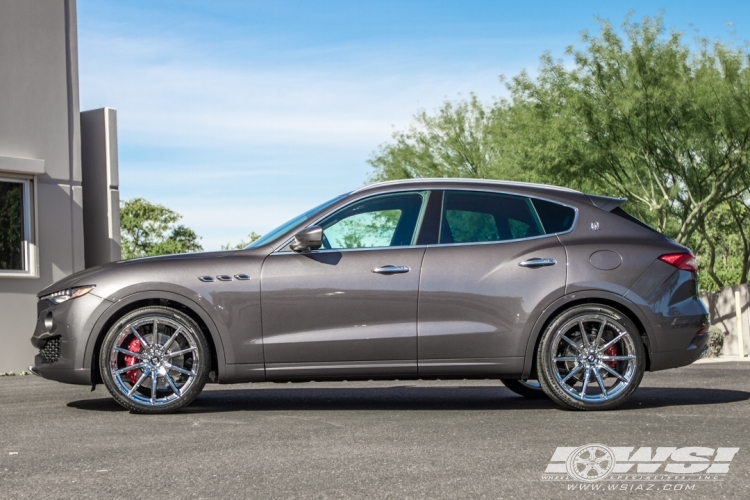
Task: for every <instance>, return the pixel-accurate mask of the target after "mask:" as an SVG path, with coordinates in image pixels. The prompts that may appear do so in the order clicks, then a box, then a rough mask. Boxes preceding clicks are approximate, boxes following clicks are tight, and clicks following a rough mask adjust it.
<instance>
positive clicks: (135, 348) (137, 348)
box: [125, 339, 611, 384]
mask: <svg viewBox="0 0 750 500" xmlns="http://www.w3.org/2000/svg"><path fill="white" fill-rule="evenodd" d="M610 349H611V348H610ZM128 351H130V352H141V341H140V340H138V339H133V340H131V341H130V343H129V344H128ZM137 362H138V358H136V357H135V356H125V366H133V365H134V364H136V363H137ZM125 375H127V376H128V377H130V382H131V383H133V384H135V383H136V382H137V381H138V370H137V369H136V370H130V371H127V372H125Z"/></svg>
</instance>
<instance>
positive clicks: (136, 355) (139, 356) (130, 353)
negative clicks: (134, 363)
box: [113, 345, 148, 360]
mask: <svg viewBox="0 0 750 500" xmlns="http://www.w3.org/2000/svg"><path fill="white" fill-rule="evenodd" d="M113 349H114V350H115V351H117V352H121V353H123V354H124V355H126V356H133V357H134V358H137V359H140V360H146V359H148V356H146V355H145V354H141V353H139V352H133V351H128V350H127V349H125V348H124V347H120V346H119V345H116V346H115V347H114V348H113Z"/></svg>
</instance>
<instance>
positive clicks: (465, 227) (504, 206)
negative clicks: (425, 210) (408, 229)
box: [440, 191, 544, 243]
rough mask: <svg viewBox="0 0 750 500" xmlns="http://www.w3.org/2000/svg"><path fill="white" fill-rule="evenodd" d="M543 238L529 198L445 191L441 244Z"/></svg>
mask: <svg viewBox="0 0 750 500" xmlns="http://www.w3.org/2000/svg"><path fill="white" fill-rule="evenodd" d="M542 234H544V233H543V231H542V227H541V225H540V224H539V221H538V220H537V218H536V216H535V212H534V210H533V207H532V205H531V201H530V200H529V199H528V198H524V197H522V196H512V195H506V194H495V193H482V192H474V191H446V192H445V198H444V201H443V217H442V224H441V228H440V243H480V242H486V241H505V240H514V239H519V238H530V237H532V236H540V235H542Z"/></svg>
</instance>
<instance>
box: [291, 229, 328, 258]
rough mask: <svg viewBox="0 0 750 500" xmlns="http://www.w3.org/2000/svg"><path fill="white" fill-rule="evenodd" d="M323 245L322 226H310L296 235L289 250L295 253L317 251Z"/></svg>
mask: <svg viewBox="0 0 750 500" xmlns="http://www.w3.org/2000/svg"><path fill="white" fill-rule="evenodd" d="M322 245H323V228H322V227H320V226H308V227H306V228H305V229H303V230H301V231H300V232H298V233H297V234H295V235H294V239H293V240H292V242H291V243H290V244H289V248H291V249H292V250H294V251H295V252H302V251H305V250H317V249H318V248H320V247H321V246H322Z"/></svg>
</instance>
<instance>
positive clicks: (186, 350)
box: [164, 347, 198, 359]
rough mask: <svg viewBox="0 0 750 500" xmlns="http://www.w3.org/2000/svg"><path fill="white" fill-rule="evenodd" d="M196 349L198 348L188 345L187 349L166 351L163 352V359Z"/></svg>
mask: <svg viewBox="0 0 750 500" xmlns="http://www.w3.org/2000/svg"><path fill="white" fill-rule="evenodd" d="M196 349H198V348H197V347H188V348H187V349H183V350H181V351H175V352H168V353H166V354H164V359H172V358H174V357H175V356H179V355H181V354H187V353H189V352H193V351H195V350H196Z"/></svg>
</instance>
